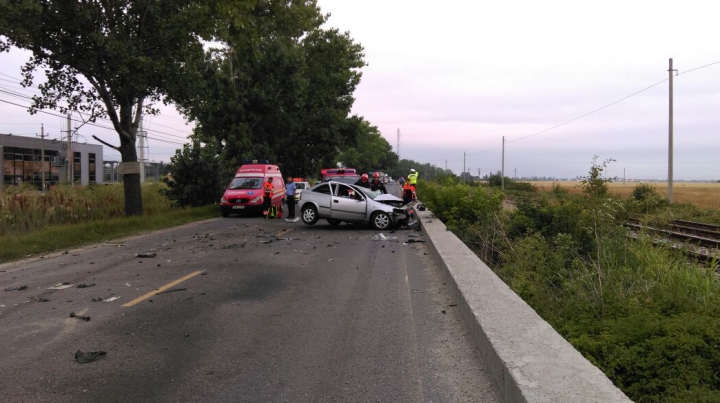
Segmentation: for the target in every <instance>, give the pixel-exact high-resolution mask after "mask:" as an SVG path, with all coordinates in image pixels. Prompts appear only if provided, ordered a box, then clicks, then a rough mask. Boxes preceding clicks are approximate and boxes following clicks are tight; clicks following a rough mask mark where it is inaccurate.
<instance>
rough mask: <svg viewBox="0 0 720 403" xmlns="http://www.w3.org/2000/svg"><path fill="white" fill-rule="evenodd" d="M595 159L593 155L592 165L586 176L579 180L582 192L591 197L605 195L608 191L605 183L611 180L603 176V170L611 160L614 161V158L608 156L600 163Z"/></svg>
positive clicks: (596, 157)
mask: <svg viewBox="0 0 720 403" xmlns="http://www.w3.org/2000/svg"><path fill="white" fill-rule="evenodd" d="M597 159H598V156H597V155H596V156H594V157H593V159H592V166H591V167H590V170H589V171H588V174H587V176H584V177H582V178H581V180H580V186H581V187H582V190H583V192H584V193H585V194H586V195H588V196H591V197H602V196H606V195H607V192H608V186H607V184H608V183H611V182H612V178H605V177H603V171H605V169H607V167H608V165H610V163H611V162H615V160H614V159H612V158H608V159H606V160H604V161H603V162H602V163H598V161H597Z"/></svg>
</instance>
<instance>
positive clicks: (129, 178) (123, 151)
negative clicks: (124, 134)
mask: <svg viewBox="0 0 720 403" xmlns="http://www.w3.org/2000/svg"><path fill="white" fill-rule="evenodd" d="M120 155H121V156H122V161H123V162H129V163H133V162H134V163H137V162H138V160H137V150H136V149H135V144H132V143H130V142H122V144H121V146H120ZM123 187H124V190H125V216H128V217H129V216H134V215H143V204H142V189H141V187H140V173H128V174H124V175H123Z"/></svg>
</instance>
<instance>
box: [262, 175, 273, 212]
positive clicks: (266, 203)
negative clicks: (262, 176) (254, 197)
mask: <svg viewBox="0 0 720 403" xmlns="http://www.w3.org/2000/svg"><path fill="white" fill-rule="evenodd" d="M272 179H273V178H272V177H270V178H268V179H267V181H265V183H263V196H264V198H263V215H264V216H267V213H268V209H269V208H270V205H271V204H272V196H273V192H274V190H275V187H273V183H272Z"/></svg>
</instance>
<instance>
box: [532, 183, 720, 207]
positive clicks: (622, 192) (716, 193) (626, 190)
mask: <svg viewBox="0 0 720 403" xmlns="http://www.w3.org/2000/svg"><path fill="white" fill-rule="evenodd" d="M530 183H532V184H533V185H535V186H537V188H538V190H540V191H550V190H552V187H553V184H554V183H557V184H558V185H560V187H562V188H564V189H567V190H568V191H570V192H571V193H580V192H581V187H580V182H579V181H574V182H573V181H566V182H565V181H560V182H553V181H537V182H530ZM639 184H640V182H625V183H623V182H613V183H609V184H608V190H609V192H610V194H612V195H616V196H620V197H630V196H631V195H632V192H633V190H635V187H636V186H637V185H639ZM647 184H649V185H651V186H653V187H654V188H655V190H656V191H657V192H658V194H659V195H661V196H663V197H665V198H667V183H665V182H647ZM673 201H674V202H675V203H687V204H692V205H694V206H696V207H698V208H703V209H720V183H710V182H707V183H706V182H675V183H673Z"/></svg>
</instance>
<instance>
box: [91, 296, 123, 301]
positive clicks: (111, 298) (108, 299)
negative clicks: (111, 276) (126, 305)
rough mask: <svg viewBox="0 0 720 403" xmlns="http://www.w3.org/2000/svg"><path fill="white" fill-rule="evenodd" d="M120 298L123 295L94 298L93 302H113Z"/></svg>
mask: <svg viewBox="0 0 720 403" xmlns="http://www.w3.org/2000/svg"><path fill="white" fill-rule="evenodd" d="M120 298H122V297H110V298H93V299H92V300H91V301H92V302H113V301H117V300H119V299H120Z"/></svg>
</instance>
